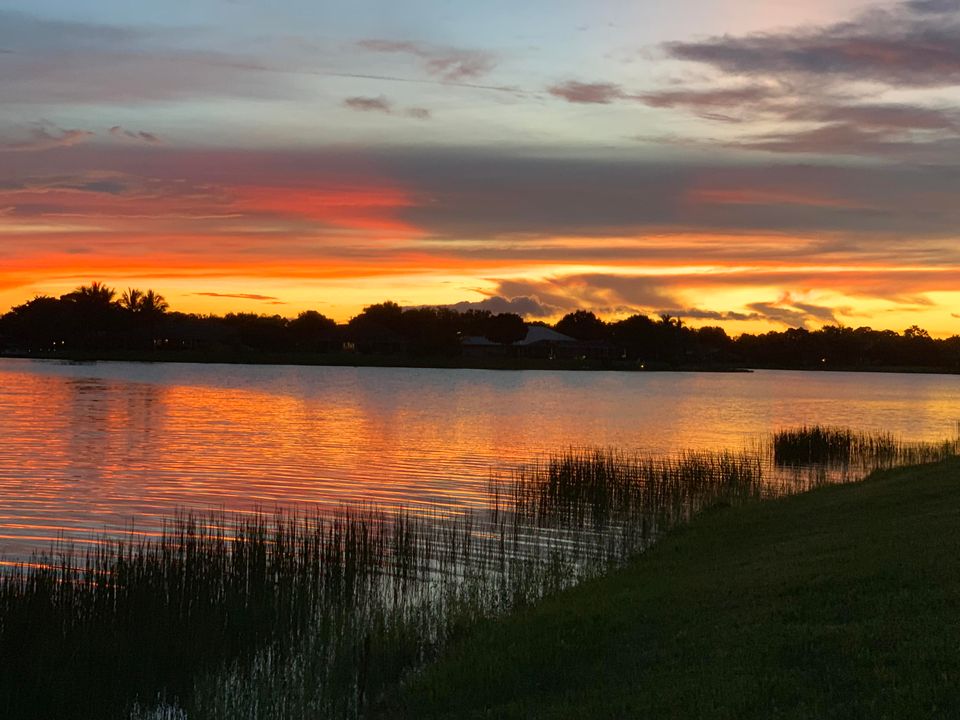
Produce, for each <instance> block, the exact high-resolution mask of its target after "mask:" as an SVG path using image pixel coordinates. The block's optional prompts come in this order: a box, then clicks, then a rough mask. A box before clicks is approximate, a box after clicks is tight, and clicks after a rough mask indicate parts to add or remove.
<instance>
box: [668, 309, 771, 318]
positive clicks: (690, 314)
mask: <svg viewBox="0 0 960 720" xmlns="http://www.w3.org/2000/svg"><path fill="white" fill-rule="evenodd" d="M661 313H662V314H664V315H670V316H671V317H675V318H680V319H681V320H737V321H739V320H763V319H764V316H763V315H762V314H760V313H758V312H753V313H742V312H735V311H732V310H728V311H726V312H721V311H719V310H701V309H699V308H683V309H673V310H661V311H660V313H658V314H661Z"/></svg>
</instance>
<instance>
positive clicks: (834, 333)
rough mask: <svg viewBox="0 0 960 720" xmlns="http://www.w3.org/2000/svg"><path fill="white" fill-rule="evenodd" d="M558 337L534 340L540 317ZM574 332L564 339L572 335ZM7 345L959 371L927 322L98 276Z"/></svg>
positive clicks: (228, 356) (332, 357) (228, 358)
mask: <svg viewBox="0 0 960 720" xmlns="http://www.w3.org/2000/svg"><path fill="white" fill-rule="evenodd" d="M538 326H539V327H544V328H549V329H550V330H553V331H555V332H557V333H560V335H561V336H562V337H560V336H549V337H545V338H544V339H542V340H539V341H537V342H530V343H526V337H527V334H528V332H529V331H530V328H532V327H538ZM564 338H565V339H564ZM0 353H3V354H7V355H17V356H23V357H51V358H67V359H77V360H92V359H118V360H163V361H188V362H251V363H253V362H263V363H267V362H278V363H302V364H332V365H388V366H390V365H395V366H422V367H480V368H491V369H499V368H503V369H507V368H511V369H524V368H554V369H620V370H641V369H643V370H671V369H672V370H676V369H697V370H703V369H707V370H710V369H713V370H729V369H735V368H743V367H758V368H796V369H820V370H822V369H839V370H898V371H915V372H960V337H958V336H954V337H951V338H945V339H936V338H932V337H930V336H929V334H928V333H927V332H926V331H924V330H923V329H922V328H919V327H911V328H907V329H906V330H904V331H903V332H902V333H897V332H894V331H891V330H873V329H871V328H865V327H861V328H847V327H839V326H826V327H824V328H822V329H820V330H815V331H809V330H806V329H804V328H792V329H788V330H784V331H782V332H769V333H764V334H760V335H752V334H743V335H740V336H738V337H736V338H732V337H730V336H729V335H727V333H726V332H725V331H724V330H723V329H722V328H720V327H709V326H708V327H699V328H692V327H689V326H688V325H686V324H685V323H684V321H683V319H682V318H678V317H671V316H670V315H661V316H660V317H658V318H649V317H646V316H644V315H634V316H632V317H629V318H626V319H623V320H618V321H614V322H605V321H603V320H601V319H600V318H598V317H597V316H595V315H594V314H593V313H591V312H586V311H583V310H578V311H576V312H572V313H569V314H567V315H566V316H564V317H563V318H561V319H560V320H559V321H558V322H556V323H555V324H554V325H552V326H547V325H546V323H542V322H533V323H525V322H524V320H523V319H522V318H521V317H520V316H518V315H515V314H511V313H499V314H494V313H491V312H489V311H480V310H467V311H465V312H459V311H457V310H455V309H452V308H449V307H419V308H402V307H400V306H399V305H397V304H396V303H392V302H384V303H379V304H375V305H370V306H368V307H367V308H365V309H364V310H363V311H362V312H361V313H360V314H358V315H357V316H356V317H354V318H352V319H351V320H350V321H349V322H347V323H344V324H338V323H336V322H334V321H333V320H331V319H330V318H327V317H325V316H324V315H322V314H321V313H319V312H316V311H307V312H303V313H301V314H300V315H298V316H297V317H296V318H285V317H282V316H280V315H256V314H251V313H229V314H227V315H224V316H222V317H219V316H208V315H193V314H185V313H180V312H173V311H171V310H170V309H169V307H168V305H167V302H166V300H165V299H164V298H163V296H162V295H160V294H159V293H156V292H154V291H152V290H147V291H141V290H137V289H135V288H130V289H128V290H126V291H124V292H123V293H119V294H118V293H117V292H116V291H115V290H114V289H113V288H109V287H107V286H105V285H103V284H102V283H92V284H91V285H88V286H83V287H80V288H77V289H76V290H75V291H73V292H71V293H67V294H65V295H62V296H61V297H59V298H53V297H38V298H35V299H33V300H31V301H29V302H27V303H24V304H22V305H19V306H17V307H14V308H12V309H11V310H10V311H9V312H7V313H6V314H4V315H2V316H0Z"/></svg>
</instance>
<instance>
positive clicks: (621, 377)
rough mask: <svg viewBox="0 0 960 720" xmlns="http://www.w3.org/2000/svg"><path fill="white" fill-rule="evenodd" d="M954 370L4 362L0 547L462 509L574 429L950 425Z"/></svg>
mask: <svg viewBox="0 0 960 720" xmlns="http://www.w3.org/2000/svg"><path fill="white" fill-rule="evenodd" d="M958 419H960V377H954V376H944V375H888V374H884V375H881V374H866V373H864V374H851V373H843V374H840V373H800V372H782V371H759V372H755V373H750V374H696V373H662V374H659V373H649V374H627V373H599V372H597V373H573V372H534V371H527V372H496V371H478V370H420V369H401V368H340V367H277V366H224V365H177V364H166V365H149V364H136V363H96V364H66V363H59V362H53V361H29V360H0V557H7V558H10V557H17V556H22V555H23V554H24V552H26V551H27V550H29V549H30V548H33V547H45V546H47V545H48V544H49V541H50V540H51V539H53V538H55V537H56V536H57V534H58V533H60V532H63V533H64V534H65V535H66V536H67V537H71V538H74V537H84V536H85V535H84V533H85V531H87V530H89V529H94V530H102V529H104V528H107V529H111V530H115V529H122V528H125V527H129V525H130V522H131V521H133V522H134V523H135V526H136V527H138V528H143V529H150V528H152V527H155V526H156V523H157V521H158V520H157V519H158V518H160V517H166V516H169V515H170V514H171V512H172V511H173V510H174V509H175V508H177V507H189V508H203V509H210V508H221V507H222V508H226V509H249V508H252V507H255V506H261V507H267V508H272V507H273V506H274V505H276V504H278V503H282V504H298V503H323V504H338V503H340V502H342V501H344V500H356V499H365V500H372V501H377V502H381V503H403V504H407V505H409V504H419V503H426V504H431V505H440V506H461V505H470V504H477V503H479V502H480V501H481V498H482V495H483V490H484V488H485V486H486V481H487V479H488V478H489V476H490V473H491V472H494V471H497V470H498V469H500V470H502V469H505V468H509V467H510V466H512V465H515V464H516V463H518V462H522V461H525V460H529V459H531V458H533V457H535V456H537V455H539V454H543V453H547V452H550V451H554V450H558V449H563V448H566V447H569V446H571V445H576V446H583V445H604V446H617V447H621V448H625V449H629V450H642V451H652V452H669V451H672V450H677V449H684V448H702V449H723V448H737V447H740V446H743V445H744V444H747V443H749V442H751V441H754V440H756V439H757V438H759V437H760V436H762V435H764V434H765V433H768V432H770V431H772V430H774V429H776V428H778V427H784V426H791V425H797V424H801V423H824V424H831V425H834V424H835V425H846V426H850V427H853V428H856V429H874V430H890V431H893V432H896V433H898V434H901V435H902V436H903V437H904V438H905V439H908V440H923V439H941V438H944V437H947V436H952V435H953V434H954V432H955V428H956V421H957V420H958Z"/></svg>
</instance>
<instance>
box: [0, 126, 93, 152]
mask: <svg viewBox="0 0 960 720" xmlns="http://www.w3.org/2000/svg"><path fill="white" fill-rule="evenodd" d="M95 136H96V133H93V132H90V131H89V130H62V129H60V128H58V127H56V126H54V125H49V124H45V123H44V124H38V125H36V126H34V127H32V128H30V129H29V130H28V131H27V133H26V137H24V138H20V139H13V140H7V141H2V140H0V152H36V151H42V150H53V149H55V148H62V147H70V146H71V145H77V144H79V143H83V142H86V141H88V140H90V139H91V138H93V137H95Z"/></svg>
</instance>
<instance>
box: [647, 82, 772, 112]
mask: <svg viewBox="0 0 960 720" xmlns="http://www.w3.org/2000/svg"><path fill="white" fill-rule="evenodd" d="M783 95H784V91H783V90H782V89H780V88H776V87H771V86H767V85H747V86H744V87H733V88H715V89H710V90H703V89H681V90H661V91H658V92H647V93H640V94H639V95H637V96H636V97H637V98H638V99H639V100H641V101H642V102H644V103H645V104H647V105H649V106H650V107H657V108H676V107H682V108H688V109H694V110H697V111H703V110H707V109H712V108H727V107H731V106H733V107H736V106H739V105H743V104H756V103H759V102H764V101H768V100H771V99H773V98H782V97H783Z"/></svg>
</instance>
